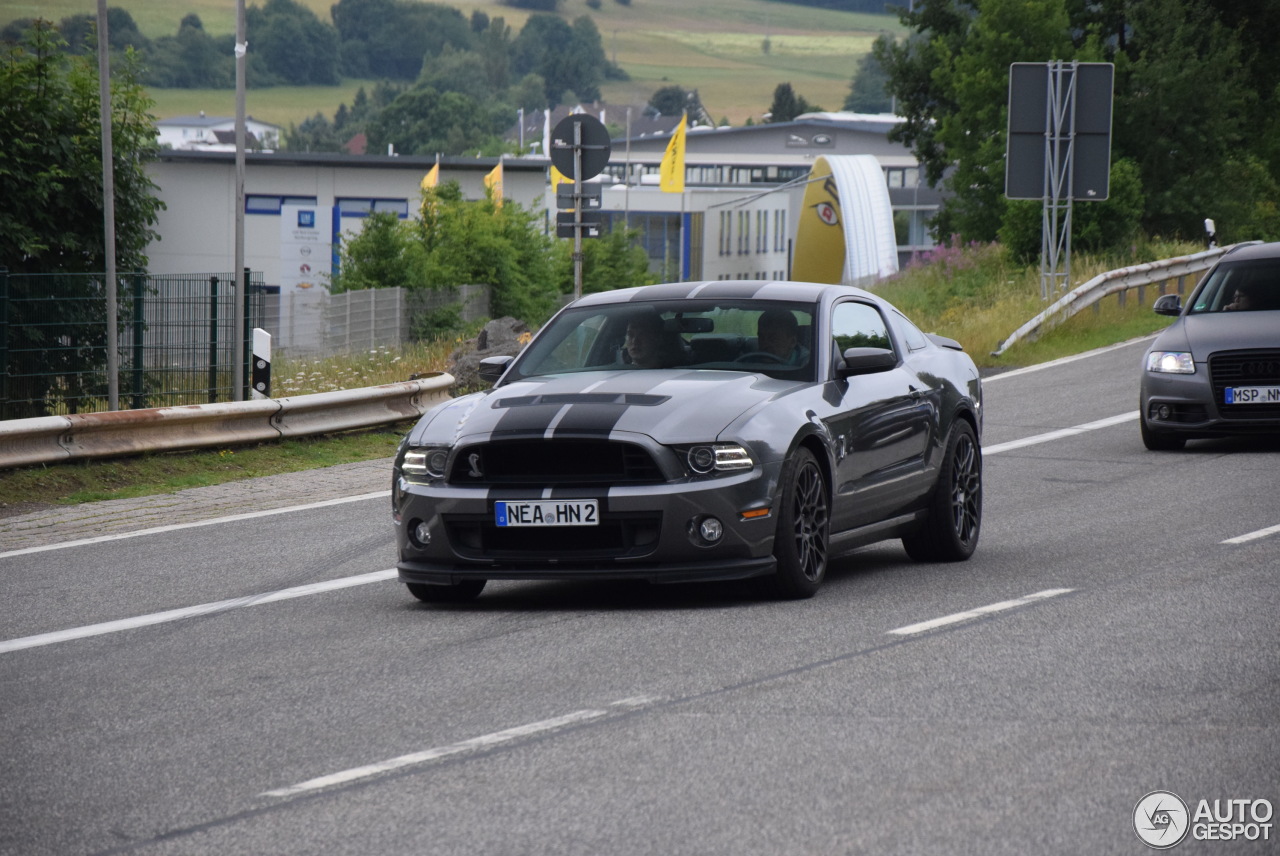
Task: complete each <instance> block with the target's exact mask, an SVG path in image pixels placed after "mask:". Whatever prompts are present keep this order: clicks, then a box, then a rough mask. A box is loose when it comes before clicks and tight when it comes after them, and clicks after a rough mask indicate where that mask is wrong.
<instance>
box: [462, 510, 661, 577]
mask: <svg viewBox="0 0 1280 856" xmlns="http://www.w3.org/2000/svg"><path fill="white" fill-rule="evenodd" d="M444 525H445V531H446V532H447V533H448V537H449V543H450V545H451V546H452V547H453V549H454V551H455V552H456V553H457V554H458V555H459V556H462V557H463V558H467V559H491V560H497V561H505V560H520V561H528V562H551V561H555V562H556V563H557V564H559V565H563V566H572V565H573V563H575V562H589V561H595V560H600V559H618V558H624V557H636V556H643V555H646V554H647V553H650V552H652V551H653V548H654V546H655V545H656V544H657V543H658V536H659V534H660V533H661V530H662V514H661V512H656V511H655V512H642V513H634V514H604V515H603V516H602V518H601V520H600V523H599V524H598V525H596V526H573V527H565V526H550V527H540V526H498V525H497V524H496V523H495V522H494V520H493V518H492V517H488V516H485V517H480V516H477V515H469V514H468V515H463V514H446V515H444Z"/></svg>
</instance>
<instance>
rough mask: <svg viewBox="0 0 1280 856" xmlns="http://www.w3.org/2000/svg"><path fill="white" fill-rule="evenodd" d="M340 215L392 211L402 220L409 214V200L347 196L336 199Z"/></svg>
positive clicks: (365, 214) (354, 215) (362, 215)
mask: <svg viewBox="0 0 1280 856" xmlns="http://www.w3.org/2000/svg"><path fill="white" fill-rule="evenodd" d="M334 204H335V205H337V206H338V216H339V217H368V216H369V215H370V214H373V213H375V212H382V211H390V212H392V213H394V214H397V215H399V217H400V219H401V220H404V219H407V218H408V216H409V200H407V199H370V198H361V197H346V198H340V199H337V200H335V203H334Z"/></svg>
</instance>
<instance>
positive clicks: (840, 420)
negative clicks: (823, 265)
mask: <svg viewBox="0 0 1280 856" xmlns="http://www.w3.org/2000/svg"><path fill="white" fill-rule="evenodd" d="M829 347H830V348H831V349H832V360H833V362H835V363H836V364H837V365H839V364H840V363H842V361H841V360H840V358H839V355H840V354H842V353H844V351H845V349H847V348H857V347H872V348H885V349H887V350H891V351H893V352H894V353H895V354H897V355H898V357H899V359H898V363H897V365H896V366H895V367H894V368H892V369H889V370H887V371H879V372H874V373H870V374H861V375H855V376H853V377H847V378H839V377H834V376H833V377H832V379H830V380H829V381H828V383H827V390H826V396H825V398H826V400H827V401H828V402H829V403H831V404H832V405H833V409H832V411H831V413H830V414H829V416H828V417H827V419H826V420H825V421H826V423H827V428H828V430H829V431H830V432H831V436H832V438H833V439H834V441H835V446H836V469H835V479H834V484H833V485H832V494H833V499H834V502H833V508H832V519H831V522H832V529H833V531H841V530H844V529H848V528H851V527H855V526H863V525H866V524H868V523H873V522H876V521H878V520H883V519H885V518H889V517H892V516H894V515H896V514H898V513H900V512H901V511H903V510H905V509H906V508H907V507H908V506H910V505H911V504H912V503H913V502H915V501H916V500H917V499H918V498H919V495H920V485H921V482H922V480H924V479H925V478H926V471H925V465H926V453H927V451H928V449H929V442H930V435H931V433H932V431H933V427H932V426H933V424H934V422H935V420H936V415H935V414H934V409H935V407H936V403H935V401H934V396H933V395H931V394H930V393H931V391H930V389H929V385H928V384H927V383H926V382H925V381H923V380H922V379H921V378H920V377H919V376H917V375H916V374H915V373H914V372H912V371H911V369H910V367H909V364H908V362H907V361H906V360H904V359H903V348H902V346H901V345H900V344H899V343H897V342H896V341H895V339H894V337H893V336H892V335H891V334H890V332H889V326H888V324H887V323H886V320H885V317H884V316H883V314H882V313H881V311H880V309H879V308H878V307H877V306H875V305H874V304H872V303H868V302H863V301H860V300H848V301H844V302H841V303H837V304H836V305H835V306H834V307H833V309H832V313H831V328H830V344H829ZM833 374H834V373H833Z"/></svg>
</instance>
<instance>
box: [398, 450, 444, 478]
mask: <svg viewBox="0 0 1280 856" xmlns="http://www.w3.org/2000/svg"><path fill="white" fill-rule="evenodd" d="M448 466H449V449H448V448H447V447H443V446H436V447H425V448H412V449H409V450H408V451H406V452H405V453H404V459H403V460H401V462H400V472H402V473H403V474H404V477H405V478H407V479H408V480H409V481H413V482H421V481H429V480H434V479H442V478H444V475H445V472H446V471H447V467H448Z"/></svg>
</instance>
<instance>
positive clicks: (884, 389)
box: [392, 282, 982, 601]
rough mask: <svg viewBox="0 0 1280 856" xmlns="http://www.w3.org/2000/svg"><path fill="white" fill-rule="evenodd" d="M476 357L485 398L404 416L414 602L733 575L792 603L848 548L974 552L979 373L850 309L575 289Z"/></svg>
mask: <svg viewBox="0 0 1280 856" xmlns="http://www.w3.org/2000/svg"><path fill="white" fill-rule="evenodd" d="M486 362H487V363H488V364H487V365H486V366H485V367H483V369H482V373H485V372H487V379H489V380H491V381H496V383H495V385H494V387H493V388H492V389H490V390H487V391H484V392H479V393H475V394H472V395H467V396H463V397H460V398H456V399H453V400H450V401H448V402H445V403H443V404H441V405H439V406H437V407H436V408H434V409H433V410H431V411H430V412H428V413H427V414H425V415H424V416H423V417H422V419H421V421H420V422H419V423H418V425H417V426H416V427H415V428H414V429H413V430H412V431H411V432H410V433H409V435H408V436H407V437H406V438H405V440H404V442H403V443H402V444H401V447H400V450H399V453H398V455H397V456H396V460H395V472H394V476H393V485H392V510H393V514H394V520H395V524H396V541H397V546H398V550H399V563H398V567H399V574H400V579H401V580H402V581H404V582H405V583H407V584H408V586H409V590H410V592H412V593H413V595H414V596H415V597H417V598H419V599H420V600H423V601H450V600H463V599H468V598H472V597H475V596H476V595H478V594H479V593H480V591H481V589H482V588H483V587H484V585H485V582H486V581H487V580H491V579H508V580H530V579H561V580H565V579H640V580H648V581H651V582H658V583H667V582H685V581H694V580H730V579H744V578H749V577H763V578H765V582H766V584H767V585H768V586H769V588H770V589H771V590H772V592H773V594H775V595H776V596H779V597H787V598H798V597H809V596H811V595H813V594H814V593H815V592H816V591H817V590H818V588H819V586H820V585H821V584H822V581H823V578H824V576H825V575H826V571H827V564H828V560H829V559H830V557H831V556H832V555H835V554H838V553H841V552H845V551H848V550H851V549H853V548H855V547H857V546H860V545H864V544H868V543H872V542H875V541H882V540H886V539H893V538H901V539H902V542H903V544H904V545H905V547H906V549H907V552H908V553H909V554H910V555H911V556H912V557H914V558H916V559H919V560H925V561H955V560H962V559H967V558H968V557H969V556H970V555H971V554H972V553H973V550H974V548H975V547H976V545H977V543H978V533H979V529H980V526H981V521H982V453H981V448H980V445H979V437H980V435H981V431H982V386H981V382H980V380H979V377H978V371H977V369H976V368H975V367H974V364H973V361H972V360H971V359H970V358H969V357H968V355H966V354H965V353H964V352H963V350H962V349H961V347H960V346H959V345H958V344H957V343H955V342H954V341H951V340H949V339H945V338H942V337H940V336H931V335H926V334H924V333H922V332H921V331H920V330H919V329H917V328H916V327H915V326H914V325H913V324H912V323H911V322H910V321H908V320H907V319H906V317H904V316H903V315H902V314H901V313H900V312H898V311H897V310H896V309H895V308H894V307H893V306H891V305H890V304H889V303H887V302H886V301H884V300H882V299H880V298H879V297H877V296H875V295H874V294H871V293H868V292H866V291H862V290H859V289H856V288H850V287H846V286H838V285H817V284H810V283H791V282H692V283H677V284H668V285H654V286H645V287H641V288H631V289H622V290H618V291H612V292H606V293H602V294H592V295H588V296H585V297H583V298H581V299H580V300H578V301H576V302H575V303H573V304H571V305H569V306H568V307H566V308H565V309H563V310H561V311H560V312H559V313H558V314H557V315H556V316H555V317H554V318H552V319H551V321H549V322H548V323H547V324H546V326H545V327H543V328H542V329H541V330H540V331H539V332H538V334H537V335H536V336H534V337H533V339H532V341H531V342H530V343H529V344H528V345H527V346H526V347H525V348H524V350H523V351H522V352H521V353H520V355H519V356H518V357H514V358H511V357H501V358H492V359H490V360H488V361H486Z"/></svg>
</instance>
